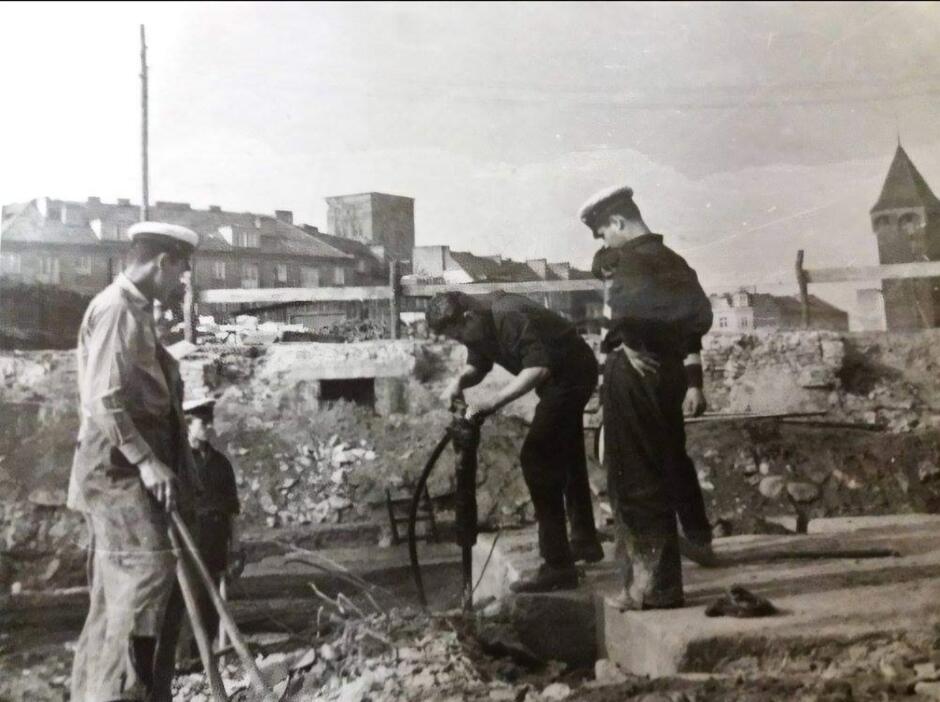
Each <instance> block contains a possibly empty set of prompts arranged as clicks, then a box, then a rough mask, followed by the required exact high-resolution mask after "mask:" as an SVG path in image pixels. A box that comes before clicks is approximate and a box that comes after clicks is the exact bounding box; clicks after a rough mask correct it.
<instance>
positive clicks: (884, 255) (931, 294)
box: [871, 141, 940, 331]
mask: <svg viewBox="0 0 940 702" xmlns="http://www.w3.org/2000/svg"><path fill="white" fill-rule="evenodd" d="M871 226H872V230H873V231H874V232H875V236H876V237H877V239H878V259H879V261H880V262H881V263H884V264H887V263H911V262H914V261H938V260H940V200H938V199H937V196H936V195H934V194H933V192H932V191H931V189H930V186H929V185H927V181H925V180H924V178H923V176H922V175H921V174H920V172H919V171H918V170H917V168H916V167H915V166H914V164H913V163H912V162H911V159H910V157H908V155H907V152H906V151H904V147H902V146H901V143H900V141H899V142H898V148H897V151H895V153H894V160H893V161H892V162H891V167H890V168H889V169H888V175H887V177H886V178H885V182H884V186H882V188H881V195H880V197H879V198H878V202H876V203H875V206H874V207H872V208H871ZM881 285H882V293H883V295H884V305H885V318H886V321H887V328H888V331H905V330H912V329H925V328H928V327H937V326H940V278H909V279H904V280H883V281H881Z"/></svg>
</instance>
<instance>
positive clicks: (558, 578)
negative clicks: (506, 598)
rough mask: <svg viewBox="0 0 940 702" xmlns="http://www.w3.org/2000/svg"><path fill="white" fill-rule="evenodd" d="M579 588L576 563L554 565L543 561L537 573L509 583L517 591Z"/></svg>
mask: <svg viewBox="0 0 940 702" xmlns="http://www.w3.org/2000/svg"><path fill="white" fill-rule="evenodd" d="M577 588H578V571H577V569H576V568H575V567H574V565H570V566H552V565H549V564H548V563H543V564H542V565H540V566H539V569H538V570H537V571H536V573H535V575H534V576H532V577H531V578H527V579H525V580H517V581H516V582H514V583H511V584H510V585H509V589H510V590H512V591H513V592H516V593H522V592H554V591H555V590H576V589H577Z"/></svg>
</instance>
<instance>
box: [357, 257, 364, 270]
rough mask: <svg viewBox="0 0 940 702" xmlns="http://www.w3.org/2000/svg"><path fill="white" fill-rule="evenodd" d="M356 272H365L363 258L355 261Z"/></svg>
mask: <svg viewBox="0 0 940 702" xmlns="http://www.w3.org/2000/svg"><path fill="white" fill-rule="evenodd" d="M356 270H357V271H358V272H360V273H365V272H366V260H365V259H364V258H360V259H359V260H358V261H356Z"/></svg>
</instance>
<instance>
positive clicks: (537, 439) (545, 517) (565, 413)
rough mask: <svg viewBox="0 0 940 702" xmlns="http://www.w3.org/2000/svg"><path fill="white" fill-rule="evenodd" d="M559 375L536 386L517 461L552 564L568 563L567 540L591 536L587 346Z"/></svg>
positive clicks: (590, 363) (591, 380)
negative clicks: (586, 420)
mask: <svg viewBox="0 0 940 702" xmlns="http://www.w3.org/2000/svg"><path fill="white" fill-rule="evenodd" d="M573 356H574V358H572V364H571V367H570V368H569V369H568V373H567V374H566V376H565V377H561V378H554V377H553V378H549V380H548V381H546V383H545V384H544V385H542V386H541V387H540V388H539V390H538V395H539V403H538V405H537V406H536V408H535V416H534V418H533V419H532V425H531V427H530V428H529V433H528V434H527V435H526V438H525V441H524V442H523V444H522V453H521V455H520V461H521V463H522V473H523V476H524V477H525V482H526V485H527V486H528V488H529V494H530V495H531V496H532V504H533V506H534V507H535V518H536V520H537V521H538V527H539V552H540V553H541V555H542V558H544V559H545V561H546V563H548V564H550V565H554V566H561V567H565V566H570V565H572V564H573V562H574V561H573V558H572V555H571V546H570V543H569V540H568V530H567V524H566V515H567V521H570V523H571V541H572V542H575V543H578V542H582V543H593V542H595V541H596V540H597V527H596V525H595V523H594V506H593V503H592V501H591V486H590V484H589V482H588V474H587V458H586V455H585V450H584V407H585V405H586V404H587V402H588V400H589V399H590V398H591V393H593V392H594V389H595V388H596V387H597V361H596V360H595V358H594V354H593V352H591V350H590V348H588V347H587V345H585V346H584V350H583V351H581V350H579V351H578V353H577V354H573Z"/></svg>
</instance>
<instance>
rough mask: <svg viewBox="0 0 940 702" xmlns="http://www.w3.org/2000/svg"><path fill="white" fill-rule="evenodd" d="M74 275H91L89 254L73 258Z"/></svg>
mask: <svg viewBox="0 0 940 702" xmlns="http://www.w3.org/2000/svg"><path fill="white" fill-rule="evenodd" d="M75 273H76V275H91V256H79V257H78V258H77V259H75Z"/></svg>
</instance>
